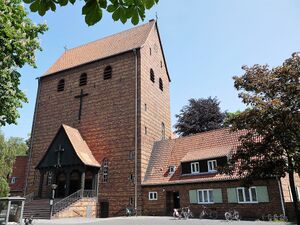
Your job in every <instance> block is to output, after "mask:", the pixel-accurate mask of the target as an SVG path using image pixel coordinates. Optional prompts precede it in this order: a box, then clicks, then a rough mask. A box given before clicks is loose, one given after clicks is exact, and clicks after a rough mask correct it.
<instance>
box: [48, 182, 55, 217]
mask: <svg viewBox="0 0 300 225" xmlns="http://www.w3.org/2000/svg"><path fill="white" fill-rule="evenodd" d="M56 188H57V185H56V184H52V185H51V189H52V193H51V198H50V218H51V217H52V214H53V206H54V198H55V189H56Z"/></svg>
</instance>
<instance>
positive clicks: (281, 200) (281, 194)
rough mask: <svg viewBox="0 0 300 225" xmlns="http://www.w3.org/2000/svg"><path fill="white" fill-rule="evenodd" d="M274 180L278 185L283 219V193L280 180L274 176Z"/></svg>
mask: <svg viewBox="0 0 300 225" xmlns="http://www.w3.org/2000/svg"><path fill="white" fill-rule="evenodd" d="M276 180H277V183H278V188H279V195H280V203H281V209H282V214H283V216H284V217H285V216H286V215H285V207H284V200H283V192H282V185H281V181H280V179H279V178H278V177H277V176H276Z"/></svg>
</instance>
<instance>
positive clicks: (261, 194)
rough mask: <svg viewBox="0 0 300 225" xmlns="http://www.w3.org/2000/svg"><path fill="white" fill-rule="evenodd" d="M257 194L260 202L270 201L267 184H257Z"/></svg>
mask: <svg viewBox="0 0 300 225" xmlns="http://www.w3.org/2000/svg"><path fill="white" fill-rule="evenodd" d="M256 194H257V201H258V202H270V200H269V194H268V188H267V186H257V187H256Z"/></svg>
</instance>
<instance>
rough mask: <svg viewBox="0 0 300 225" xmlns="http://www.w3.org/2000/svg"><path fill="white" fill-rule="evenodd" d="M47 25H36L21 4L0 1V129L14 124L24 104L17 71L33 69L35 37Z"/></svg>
mask: <svg viewBox="0 0 300 225" xmlns="http://www.w3.org/2000/svg"><path fill="white" fill-rule="evenodd" d="M46 29H47V27H46V25H35V24H34V23H33V22H32V21H31V20H30V19H29V18H27V13H26V11H25V9H24V7H23V6H22V5H21V0H0V49H1V51H0V126H4V125H5V124H12V123H16V119H17V118H18V117H19V113H18V108H20V107H21V106H22V102H26V101H27V99H26V97H25V94H24V93H23V92H22V91H21V90H20V89H19V84H20V76H21V75H20V73H19V72H18V71H17V69H19V68H21V67H23V66H24V65H25V64H26V63H27V64H29V65H30V66H33V67H35V66H36V65H35V57H34V54H35V51H36V50H41V48H40V45H39V42H38V35H39V34H42V33H44V31H46Z"/></svg>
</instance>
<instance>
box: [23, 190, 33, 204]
mask: <svg viewBox="0 0 300 225" xmlns="http://www.w3.org/2000/svg"><path fill="white" fill-rule="evenodd" d="M24 198H25V203H29V202H31V201H32V200H33V198H34V192H31V193H29V194H28V195H25V196H24Z"/></svg>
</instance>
